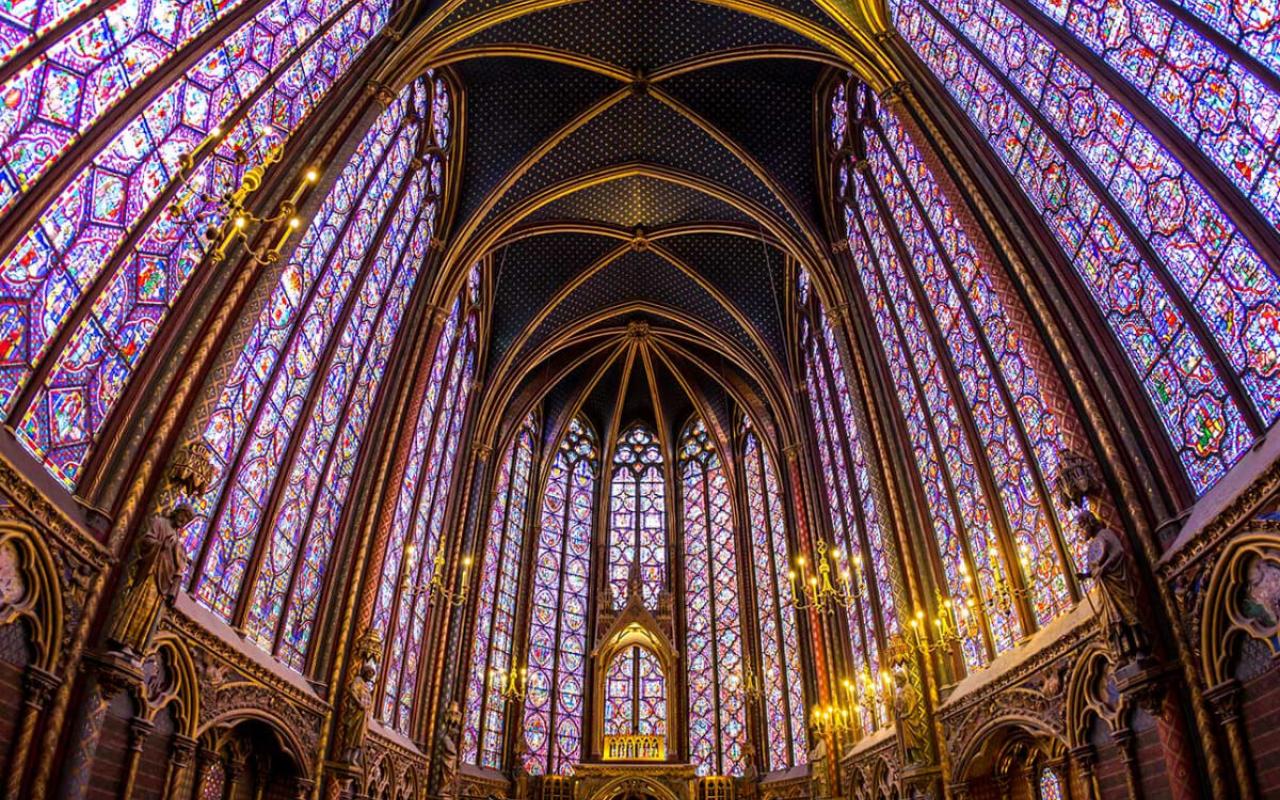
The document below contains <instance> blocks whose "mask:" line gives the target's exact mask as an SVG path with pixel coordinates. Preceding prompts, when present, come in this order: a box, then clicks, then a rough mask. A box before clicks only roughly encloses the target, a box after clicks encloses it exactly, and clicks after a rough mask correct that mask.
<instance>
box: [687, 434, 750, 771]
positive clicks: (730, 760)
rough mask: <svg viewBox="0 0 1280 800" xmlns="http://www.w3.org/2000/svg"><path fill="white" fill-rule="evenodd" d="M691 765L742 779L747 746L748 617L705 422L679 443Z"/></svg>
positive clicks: (726, 499)
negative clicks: (741, 610)
mask: <svg viewBox="0 0 1280 800" xmlns="http://www.w3.org/2000/svg"><path fill="white" fill-rule="evenodd" d="M678 460H679V467H680V500H681V512H682V513H681V522H682V524H683V527H684V550H685V658H686V663H687V664H688V668H689V758H690V760H691V761H692V762H693V763H694V765H695V766H696V767H697V768H698V773H699V774H701V775H741V774H742V767H743V757H742V748H743V744H744V742H745V740H746V708H745V699H744V695H743V679H744V677H745V669H744V667H745V665H744V663H743V660H742V615H741V614H740V613H739V607H738V603H739V600H738V598H739V597H740V596H741V595H740V592H739V587H738V566H737V548H736V547H735V543H734V534H733V503H732V499H731V498H732V494H731V492H730V490H729V480H728V476H727V475H726V474H725V468H724V465H723V462H722V461H721V459H720V456H719V454H718V453H717V452H716V448H715V444H714V442H713V441H712V439H711V434H710V432H708V431H707V427H706V425H705V424H704V423H703V422H702V420H700V419H695V420H692V421H690V422H689V424H688V425H686V426H685V430H684V433H683V434H682V435H681V439H680V451H679V459H678Z"/></svg>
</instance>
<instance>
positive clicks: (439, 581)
mask: <svg viewBox="0 0 1280 800" xmlns="http://www.w3.org/2000/svg"><path fill="white" fill-rule="evenodd" d="M434 565H435V568H434V569H432V570H431V583H430V584H429V585H428V591H429V592H430V593H431V601H432V602H433V603H447V604H449V605H450V606H460V605H462V604H463V603H465V602H467V590H468V589H469V588H470V584H471V556H466V557H464V558H463V559H462V579H461V580H460V581H459V582H458V591H456V592H453V591H450V590H449V587H448V586H447V585H446V584H445V582H444V548H443V547H437V548H436V558H435V562H434Z"/></svg>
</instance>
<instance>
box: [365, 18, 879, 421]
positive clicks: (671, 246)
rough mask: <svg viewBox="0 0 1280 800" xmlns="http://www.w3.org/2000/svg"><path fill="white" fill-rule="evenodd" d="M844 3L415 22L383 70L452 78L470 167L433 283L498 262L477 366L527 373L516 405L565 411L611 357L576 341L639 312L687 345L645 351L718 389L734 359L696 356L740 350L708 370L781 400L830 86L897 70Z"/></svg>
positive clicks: (812, 238) (814, 262) (869, 24)
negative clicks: (532, 398)
mask: <svg viewBox="0 0 1280 800" xmlns="http://www.w3.org/2000/svg"><path fill="white" fill-rule="evenodd" d="M836 5H837V4H834V3H832V4H824V3H809V2H803V3H802V2H794V0H787V1H785V2H784V1H783V0H778V1H777V2H758V1H756V2H753V1H752V0H725V1H722V2H705V1H704V0H639V1H638V2H629V3H616V2H608V1H607V0H583V1H582V2H549V1H548V0H532V1H530V0H525V1H524V2H494V1H493V0H467V1H466V2H455V3H445V4H443V5H442V6H439V7H437V8H436V9H435V10H434V11H433V12H432V13H430V14H429V15H427V16H426V17H425V18H424V19H423V20H422V21H421V22H420V23H419V24H418V25H417V26H415V27H413V28H412V29H411V31H410V32H409V34H408V35H407V36H406V38H405V40H404V42H403V43H402V45H401V46H400V48H399V49H398V51H397V52H398V55H397V56H395V57H393V58H392V59H391V60H390V62H389V63H388V65H387V66H386V67H384V68H383V71H382V74H383V75H384V76H385V81H386V82H387V83H388V84H391V85H395V84H397V83H398V82H400V81H401V80H402V79H403V76H405V75H409V74H412V73H413V71H414V70H415V69H418V68H419V67H420V65H421V64H423V63H426V62H427V61H430V63H432V64H434V65H439V66H445V67H448V68H450V69H452V70H453V71H454V72H455V73H456V76H457V83H458V84H459V87H460V90H461V91H460V99H459V103H458V105H459V108H460V110H461V112H462V113H461V114H460V122H461V132H460V134H459V142H460V144H461V148H460V150H461V152H460V161H459V169H458V173H457V174H458V175H459V176H460V179H459V181H458V183H457V185H455V186H454V187H453V189H452V192H453V193H454V196H455V208H456V211H455V213H454V214H453V215H452V219H451V222H450V224H449V227H448V230H446V231H443V234H444V237H443V238H444V241H445V258H444V268H443V270H442V271H441V273H440V276H439V278H438V279H437V281H438V289H437V296H438V297H441V298H443V297H447V296H450V293H451V292H454V291H456V288H455V287H456V286H457V283H458V281H460V280H461V276H462V275H463V274H464V273H465V271H466V270H467V269H468V268H469V267H470V266H471V265H472V264H474V263H476V262H477V261H481V260H487V261H488V263H490V264H491V266H492V269H491V274H493V275H494V276H496V277H495V278H494V280H493V292H492V308H491V314H490V315H489V320H490V323H489V324H490V326H491V333H492V336H491V337H490V339H489V347H488V350H487V353H486V357H485V365H484V371H485V373H486V380H488V381H492V384H491V385H495V386H510V387H513V392H515V393H516V394H513V395H512V399H511V400H507V401H503V403H510V402H514V397H515V396H517V395H518V394H519V393H521V392H527V393H531V394H533V395H537V396H539V397H542V396H545V397H546V399H547V402H548V403H549V404H552V405H554V404H555V403H560V404H562V405H565V406H566V407H572V406H573V405H574V403H573V402H570V400H569V399H568V396H569V395H570V394H571V393H572V390H571V389H570V388H567V386H566V382H568V383H572V384H574V387H573V388H574V389H581V388H582V384H583V382H584V381H589V380H600V375H599V372H600V371H601V370H604V371H607V370H608V369H609V368H610V365H611V364H612V363H613V361H616V360H617V358H616V352H614V351H608V348H606V351H608V352H609V353H611V354H612V355H607V356H606V355H602V354H595V355H591V356H589V357H588V356H583V358H586V359H587V360H591V359H596V360H597V361H599V364H598V369H596V371H595V372H593V371H592V370H591V369H588V368H586V367H584V366H583V365H582V364H581V363H578V362H577V361H575V358H578V354H579V351H583V350H590V349H591V345H590V341H592V340H593V337H596V336H606V337H607V336H608V335H621V334H619V333H618V331H619V330H620V329H621V328H623V327H625V326H626V325H627V323H629V322H637V321H643V322H646V323H647V324H650V325H651V326H652V327H651V329H652V330H653V331H654V341H662V340H665V339H666V338H667V337H671V340H672V341H673V342H674V341H676V340H681V341H682V342H683V343H682V344H681V346H682V347H687V348H691V350H690V351H689V353H688V354H687V355H684V354H679V353H675V352H674V351H671V354H670V355H669V356H666V357H665V358H667V360H669V361H670V362H671V364H669V365H664V364H659V363H656V362H657V357H656V355H655V356H653V359H651V360H654V361H655V366H653V367H652V369H665V370H672V371H673V372H674V373H676V374H679V375H686V374H687V375H688V376H690V377H688V378H687V380H685V381H684V382H685V383H687V384H688V387H687V389H688V393H689V394H690V396H697V395H698V394H699V393H701V394H702V395H703V396H704V402H705V396H709V395H710V394H714V393H715V392H708V391H703V389H704V387H705V386H707V385H717V386H721V391H723V386H724V384H722V383H720V381H721V380H722V379H724V380H727V378H725V376H724V375H720V376H719V377H713V376H712V374H711V372H708V371H707V370H706V369H702V368H699V367H697V366H695V365H697V364H698V363H700V362H699V358H700V355H701V354H700V353H699V352H698V351H699V350H700V349H702V348H704V347H705V346H706V344H707V343H710V342H715V343H716V345H715V346H714V353H712V354H708V355H710V356H713V357H712V358H710V361H714V362H717V364H719V363H720V362H723V363H724V364H726V365H728V366H717V367H715V369H714V370H713V371H719V372H724V373H731V374H732V375H733V376H734V377H733V380H732V383H734V384H735V385H737V386H740V387H752V386H753V387H756V390H755V391H754V395H755V396H756V397H757V398H764V397H766V396H768V395H772V396H773V397H774V398H781V397H785V396H786V395H787V392H786V391H784V390H783V388H782V387H785V386H786V385H788V384H789V383H790V378H789V377H788V369H787V365H786V358H785V352H786V348H785V342H786V338H787V332H786V331H787V329H786V324H787V323H786V320H785V318H784V315H783V313H782V309H783V308H784V297H783V287H784V286H786V285H788V283H787V276H788V274H794V273H793V271H794V268H795V266H796V265H803V266H805V267H806V268H807V269H808V270H809V271H810V272H811V273H813V274H814V275H815V276H816V280H817V281H818V282H819V283H820V284H821V283H822V281H823V278H822V276H823V275H825V274H829V272H830V270H829V269H827V263H826V259H827V254H829V252H830V245H829V244H828V239H829V236H828V234H826V233H825V232H824V231H825V230H827V228H828V226H827V225H826V220H825V218H824V212H823V211H822V209H823V207H824V204H823V203H822V202H821V199H820V198H821V197H822V196H823V195H824V192H826V191H827V188H826V182H827V180H828V176H827V175H826V172H827V166H826V164H827V163H828V160H827V159H826V157H825V148H826V147H827V146H828V145H827V144H826V140H827V136H826V133H825V123H824V122H823V121H822V120H823V119H824V114H823V113H822V110H821V109H820V108H819V101H818V97H819V96H820V94H821V92H819V91H817V90H818V89H820V88H821V87H822V86H823V85H824V81H826V80H828V79H829V76H830V75H831V73H832V72H833V71H834V70H835V69H837V68H847V66H848V65H849V64H854V65H857V66H858V68H859V70H860V71H861V72H863V73H865V74H866V76H867V79H868V80H870V81H871V82H873V83H876V84H881V85H887V83H888V82H889V75H890V72H889V70H887V69H886V67H885V65H884V62H882V61H881V60H880V59H879V58H878V57H877V55H876V49H877V48H876V47H874V46H872V45H871V44H870V42H871V39H870V38H869V37H868V36H867V34H866V32H867V31H870V30H874V29H877V27H876V23H875V21H874V19H873V18H872V17H867V16H863V15H860V14H861V12H859V11H857V10H856V9H854V8H852V7H849V8H843V9H840V8H836ZM609 331H612V332H613V333H611V334H610V333H606V332H609ZM653 352H654V353H656V352H668V348H666V347H665V346H664V347H663V348H661V350H654V351H653ZM571 354H573V355H571ZM561 361H563V362H565V363H564V364H563V365H558V362H561ZM593 363H594V362H593ZM708 363H709V362H708ZM530 365H534V366H530ZM530 369H532V370H534V374H536V375H542V374H543V373H544V372H546V371H548V370H553V371H555V372H556V375H557V377H556V378H555V379H549V378H546V377H545V376H543V377H537V378H535V377H533V375H530V374H528V370H530ZM522 370H523V372H522ZM539 370H541V372H538V371H539ZM562 372H563V374H561V373H562ZM693 376H696V377H693ZM668 377H672V378H673V380H674V377H675V376H674V374H673V375H671V376H668ZM676 383H679V381H676ZM535 384H536V385H537V388H536V389H535V388H533V386H534V385H535ZM766 385H767V386H768V387H769V388H768V390H767V391H765V390H764V389H763V387H764V386H766ZM515 387H519V388H518V389H516V388H515ZM592 402H593V400H592V399H591V398H590V397H586V398H583V399H582V403H586V404H588V405H589V404H590V403H592ZM521 413H523V412H522V411H520V410H518V409H517V408H514V407H512V408H506V407H505V406H504V409H503V412H502V413H498V412H497V411H496V407H495V408H489V409H487V410H486V411H485V412H484V415H485V417H486V418H487V419H489V420H490V423H491V424H493V423H494V421H495V420H496V419H497V418H498V417H503V418H505V419H508V420H509V419H515V418H518V417H519V415H520V414H521Z"/></svg>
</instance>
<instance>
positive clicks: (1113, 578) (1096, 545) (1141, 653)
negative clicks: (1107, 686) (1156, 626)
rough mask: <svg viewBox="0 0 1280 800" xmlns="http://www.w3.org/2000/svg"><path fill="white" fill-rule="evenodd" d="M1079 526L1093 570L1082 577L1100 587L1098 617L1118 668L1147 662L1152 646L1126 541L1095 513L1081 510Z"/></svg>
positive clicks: (1084, 573)
mask: <svg viewBox="0 0 1280 800" xmlns="http://www.w3.org/2000/svg"><path fill="white" fill-rule="evenodd" d="M1076 524H1077V525H1079V526H1080V528H1081V530H1082V531H1083V533H1084V536H1085V539H1086V541H1088V543H1089V550H1088V559H1089V565H1088V566H1089V569H1088V571H1087V572H1080V573H1078V576H1079V577H1081V578H1092V579H1093V581H1094V582H1095V583H1096V584H1097V585H1098V589H1099V594H1101V596H1102V608H1101V609H1099V610H1098V612H1097V613H1098V616H1099V617H1100V618H1101V621H1102V626H1103V630H1104V631H1105V633H1106V637H1107V644H1108V645H1109V646H1110V648H1111V654H1112V656H1113V657H1114V658H1115V659H1116V664H1117V665H1123V664H1128V663H1132V662H1135V661H1141V660H1143V659H1145V658H1147V657H1148V656H1149V655H1150V654H1151V642H1150V640H1149V639H1148V637H1147V631H1146V627H1145V625H1144V624H1143V621H1142V611H1141V594H1140V586H1141V581H1140V578H1139V576H1138V573H1137V569H1136V567H1135V565H1134V563H1133V559H1132V558H1131V557H1130V555H1129V550H1128V548H1127V547H1126V546H1125V543H1124V540H1123V539H1122V538H1121V537H1120V534H1119V533H1117V532H1116V531H1114V530H1112V529H1111V528H1109V527H1107V525H1105V524H1104V523H1103V522H1102V520H1101V519H1099V518H1098V516H1097V514H1095V513H1094V512H1093V511H1092V510H1091V509H1088V508H1084V509H1081V511H1080V513H1079V514H1077V515H1076Z"/></svg>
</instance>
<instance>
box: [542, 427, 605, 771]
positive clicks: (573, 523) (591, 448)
mask: <svg viewBox="0 0 1280 800" xmlns="http://www.w3.org/2000/svg"><path fill="white" fill-rule="evenodd" d="M599 472H600V453H599V449H598V445H597V443H596V436H595V433H594V432H593V431H592V430H591V427H590V426H589V425H588V424H587V423H586V422H585V421H584V420H582V419H580V418H578V417H575V418H574V419H573V420H572V421H570V423H569V430H568V431H567V432H566V433H565V435H564V438H563V439H562V440H561V442H560V445H559V447H557V448H556V453H555V457H554V459H553V460H552V462H551V469H550V472H549V474H548V475H547V483H546V489H545V492H544V493H543V497H542V509H541V514H540V517H539V518H540V520H541V522H542V527H541V530H540V531H539V532H538V541H537V544H536V547H537V551H536V554H535V556H534V562H533V564H534V566H533V569H534V573H533V608H532V610H531V618H530V620H529V667H528V669H529V678H528V693H527V695H526V696H525V707H524V739H525V743H526V744H527V745H528V747H529V753H528V760H527V761H526V763H525V766H526V767H527V768H528V770H529V771H530V773H532V774H534V775H542V774H557V773H559V774H564V773H566V772H567V771H568V769H569V767H570V766H572V765H573V764H576V763H578V762H579V761H581V760H582V737H583V731H582V714H583V698H584V696H585V688H584V681H585V680H586V654H587V587H588V579H589V577H590V569H591V541H592V539H591V533H592V523H593V520H594V518H595V513H594V509H595V502H596V481H597V476H598V475H599Z"/></svg>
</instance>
